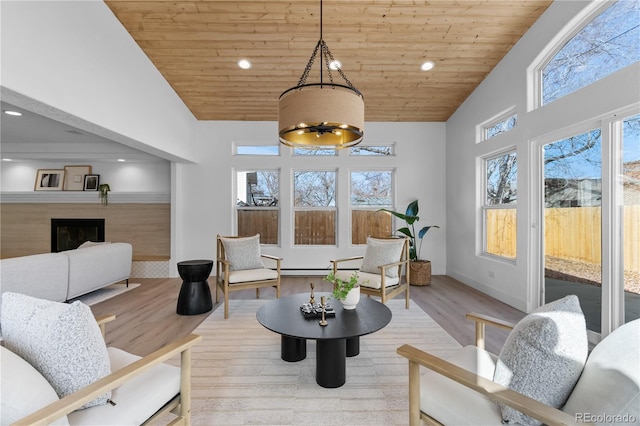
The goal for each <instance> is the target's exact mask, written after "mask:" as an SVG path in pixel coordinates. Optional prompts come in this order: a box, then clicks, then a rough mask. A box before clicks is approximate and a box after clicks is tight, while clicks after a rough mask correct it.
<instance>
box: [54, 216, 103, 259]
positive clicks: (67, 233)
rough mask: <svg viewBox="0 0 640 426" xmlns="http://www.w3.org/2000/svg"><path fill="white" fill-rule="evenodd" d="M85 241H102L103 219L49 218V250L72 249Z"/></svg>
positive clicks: (55, 251)
mask: <svg viewBox="0 0 640 426" xmlns="http://www.w3.org/2000/svg"><path fill="white" fill-rule="evenodd" d="M85 241H96V242H101V241H104V219H51V251H52V252H54V253H57V252H59V251H64V250H72V249H75V248H78V246H79V245H80V244H82V243H84V242H85Z"/></svg>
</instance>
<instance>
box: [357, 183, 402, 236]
mask: <svg viewBox="0 0 640 426" xmlns="http://www.w3.org/2000/svg"><path fill="white" fill-rule="evenodd" d="M392 177H393V172H391V171H357V172H356V171H354V172H351V194H350V198H351V243H352V244H366V243H367V236H372V237H379V238H383V237H390V236H391V234H392V232H393V231H392V229H391V225H392V224H391V220H392V217H391V215H390V214H388V213H384V212H378V209H382V208H386V209H392V208H393V199H392Z"/></svg>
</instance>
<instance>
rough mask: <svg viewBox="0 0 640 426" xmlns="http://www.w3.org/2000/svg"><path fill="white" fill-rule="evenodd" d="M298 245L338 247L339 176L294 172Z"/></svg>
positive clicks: (333, 172) (329, 173)
mask: <svg viewBox="0 0 640 426" xmlns="http://www.w3.org/2000/svg"><path fill="white" fill-rule="evenodd" d="M293 208H294V218H295V219H294V244H295V245H335V244H336V172H335V171H333V170H331V171H294V172H293Z"/></svg>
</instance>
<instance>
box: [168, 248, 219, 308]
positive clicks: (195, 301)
mask: <svg viewBox="0 0 640 426" xmlns="http://www.w3.org/2000/svg"><path fill="white" fill-rule="evenodd" d="M212 269H213V260H186V261H184V262H178V274H180V278H182V287H180V295H179V296H178V306H177V308H176V313H178V315H198V314H203V313H205V312H209V311H210V310H211V309H213V303H212V301H211V289H210V288H209V283H208V282H207V278H209V274H210V273H211V270H212Z"/></svg>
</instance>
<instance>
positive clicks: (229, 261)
mask: <svg viewBox="0 0 640 426" xmlns="http://www.w3.org/2000/svg"><path fill="white" fill-rule="evenodd" d="M216 240H217V241H216V251H217V254H216V303H218V302H219V301H220V292H222V294H223V297H224V319H228V318H229V293H230V292H232V291H239V290H246V289H251V288H255V289H256V299H259V298H260V289H261V288H263V287H273V288H275V289H276V298H280V265H281V262H282V258H279V257H276V256H271V255H268V254H263V253H260V235H259V234H258V235H256V236H253V237H237V236H231V237H223V236H220V235H218V236H217V238H216ZM225 244H226V245H227V248H225ZM241 245H242V246H243V248H242V249H238V250H236V247H240V246H241ZM247 248H248V250H247ZM262 259H266V260H268V261H270V262H271V263H273V266H274V268H273V269H271V268H266V267H265V266H264V264H263V263H262ZM218 290H220V291H218Z"/></svg>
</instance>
